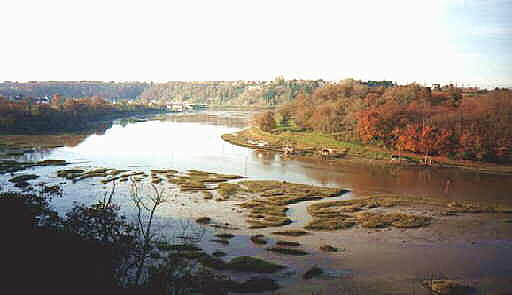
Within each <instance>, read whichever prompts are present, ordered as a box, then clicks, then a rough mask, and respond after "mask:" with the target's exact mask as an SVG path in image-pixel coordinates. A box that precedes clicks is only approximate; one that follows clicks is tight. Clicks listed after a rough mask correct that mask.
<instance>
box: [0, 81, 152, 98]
mask: <svg viewBox="0 0 512 295" xmlns="http://www.w3.org/2000/svg"><path fill="white" fill-rule="evenodd" d="M149 86H150V84H149V83H145V82H117V83H116V82H101V81H69V82H62V81H42V82H37V81H31V82H26V83H20V82H10V81H4V82H3V83H0V96H3V97H6V98H14V97H20V98H26V97H44V96H49V97H51V96H53V95H55V94H60V95H62V96H63V97H74V98H84V97H92V96H99V97H103V98H106V99H136V98H137V97H139V95H140V94H141V93H142V91H144V89H146V88H147V87H149Z"/></svg>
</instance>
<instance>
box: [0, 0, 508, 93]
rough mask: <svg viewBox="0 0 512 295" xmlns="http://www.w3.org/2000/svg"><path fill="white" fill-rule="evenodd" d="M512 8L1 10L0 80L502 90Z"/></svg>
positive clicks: (142, 5) (36, 4)
mask: <svg viewBox="0 0 512 295" xmlns="http://www.w3.org/2000/svg"><path fill="white" fill-rule="evenodd" d="M511 16H512V1H494V0H491V1H463V0H429V1H426V0H425V1H415V0H403V1H402V0H390V1H382V0H376V1H368V0H357V1H351V0H350V1H342V0H337V1H334V0H333V1H327V0H314V1H313V0H312V1H299V0H290V1H288V0H273V1H266V0H258V1H252V0H232V1H228V0H216V1H212V0H209V1H199V0H187V1H170V0H167V1H155V0H144V1H142V0H141V1H129V0H124V1H113V0H110V1H108V0H74V1H71V0H65V1H64V0H63V1H58V0H46V1H43V0H2V1H1V2H0V30H1V34H0V38H1V39H0V40H1V43H0V80H19V81H27V80H115V81H128V80H140V81H150V80H153V81H168V80H271V79H274V77H276V76H278V75H283V76H284V77H285V78H287V79H293V78H298V79H299V78H303V79H318V78H322V79H324V80H339V79H344V78H348V77H353V78H356V79H363V80H368V79H369V80H381V79H387V80H393V81H399V82H402V83H403V82H413V81H416V82H420V83H423V82H428V83H432V82H450V81H453V82H458V83H470V84H480V85H484V86H507V87H510V86H512V17H511Z"/></svg>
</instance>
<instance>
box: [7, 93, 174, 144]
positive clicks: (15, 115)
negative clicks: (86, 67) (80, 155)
mask: <svg viewBox="0 0 512 295" xmlns="http://www.w3.org/2000/svg"><path fill="white" fill-rule="evenodd" d="M163 112H165V109H163V108H161V107H149V106H144V105H135V104H132V105H128V104H112V103H110V102H107V101H106V100H104V99H102V98H99V97H88V98H80V99H72V98H68V99H64V98H62V97H61V96H59V95H55V96H54V97H53V98H52V100H51V103H48V104H41V103H34V102H33V101H32V100H29V99H28V100H21V101H9V100H7V99H5V98H2V97H0V134H6V135H7V134H9V135H13V134H20V135H30V134H35V135H41V134H60V133H68V132H87V131H90V130H96V129H104V130H106V129H108V128H109V125H108V123H109V122H110V121H113V120H115V119H120V118H124V117H129V116H138V115H150V114H159V113H163Z"/></svg>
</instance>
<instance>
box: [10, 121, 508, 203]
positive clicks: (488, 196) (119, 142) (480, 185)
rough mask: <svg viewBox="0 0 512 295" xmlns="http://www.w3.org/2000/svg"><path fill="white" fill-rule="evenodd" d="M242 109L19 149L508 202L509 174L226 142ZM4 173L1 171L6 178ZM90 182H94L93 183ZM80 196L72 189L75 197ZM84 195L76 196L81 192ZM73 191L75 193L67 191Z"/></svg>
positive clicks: (85, 163)
mask: <svg viewBox="0 0 512 295" xmlns="http://www.w3.org/2000/svg"><path fill="white" fill-rule="evenodd" d="M248 116H249V113H246V112H213V111H212V112H206V113H202V114H201V115H198V116H186V117H183V116H180V115H170V116H169V118H168V119H167V120H165V121H156V120H155V121H147V122H137V123H129V124H119V123H115V124H114V125H113V127H112V128H110V129H108V130H106V132H104V134H93V135H90V136H88V137H86V138H85V139H84V140H83V141H82V142H80V143H79V144H77V145H75V146H65V147H61V148H56V149H54V150H51V151H47V152H44V153H42V152H41V153H32V154H27V155H25V158H28V159H31V160H37V159H64V160H67V161H68V162H71V163H72V165H70V166H69V167H86V168H91V167H105V168H115V169H130V170H141V171H149V170H150V169H159V168H162V169H163V168H170V169H176V170H180V171H185V170H188V169H199V170H206V171H211V172H219V173H230V174H238V175H243V176H246V177H249V178H251V179H275V180H286V181H289V182H298V183H308V184H317V185H327V186H339V187H342V188H347V189H350V190H352V191H353V193H354V194H355V195H365V194H371V193H406V194H420V195H436V196H440V197H443V198H450V199H468V200H490V201H501V202H506V203H509V204H510V203H512V200H511V199H512V198H511V197H510V192H511V191H512V176H500V175H485V174H478V173H475V172H468V171H462V170H459V169H448V168H444V169H425V168H416V167H407V168H405V167H402V168H401V167H381V166H377V165H371V164H368V165H367V164H354V163H345V164H336V165H334V164H333V163H326V162H321V161H315V160H301V161H299V160H289V159H282V158H281V156H280V155H279V154H278V153H272V152H268V151H259V150H251V149H247V148H243V147H238V146H234V145H231V144H229V143H227V142H224V141H223V140H222V139H221V138H220V136H221V135H222V134H224V133H228V132H235V131H237V130H240V129H242V128H243V127H245V126H246V122H247V120H246V119H247V117H248ZM58 169H62V168H58V167H44V168H35V169H33V171H30V172H29V173H35V174H38V175H41V178H40V179H39V180H40V181H46V182H50V183H55V182H63V180H62V179H58V178H56V177H55V174H56V173H55V172H56V170H58ZM6 179H7V176H5V175H4V176H0V182H3V183H4V184H5V183H6ZM90 186H95V187H97V189H96V188H95V189H91V188H90ZM102 187H103V186H101V185H99V184H98V180H97V179H96V180H92V179H91V180H86V181H82V182H80V183H78V184H76V185H73V188H67V189H68V190H72V192H73V195H80V196H85V195H91V196H92V195H93V194H94V193H95V191H96V193H97V190H98V189H100V188H102ZM77 198H78V197H77ZM80 198H82V197H80ZM71 199H76V198H71Z"/></svg>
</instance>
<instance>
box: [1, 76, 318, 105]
mask: <svg viewBox="0 0 512 295" xmlns="http://www.w3.org/2000/svg"><path fill="white" fill-rule="evenodd" d="M324 85H326V82H324V81H322V80H288V81H287V80H285V79H284V78H276V79H275V80H274V81H203V82H181V81H175V82H166V83H145V82H125V83H117V82H101V81H69V82H60V81H41V82H39V81H33V82H22V83H18V82H10V81H5V82H2V83H0V97H6V98H15V97H18V98H28V97H33V98H38V97H45V96H49V97H52V96H53V95H55V94H60V95H61V96H62V97H64V98H85V97H94V96H97V97H101V98H104V99H107V100H115V99H129V100H134V99H141V100H142V101H143V102H147V103H149V102H152V103H156V104H166V103H168V102H188V103H207V104H214V105H256V106H258V105H280V104H284V103H287V102H289V101H290V100H292V99H293V98H294V97H295V96H296V95H297V94H298V93H300V92H304V93H305V94H311V93H313V91H314V90H315V89H316V88H319V87H322V86H324Z"/></svg>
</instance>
